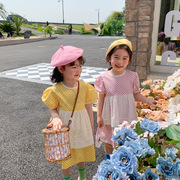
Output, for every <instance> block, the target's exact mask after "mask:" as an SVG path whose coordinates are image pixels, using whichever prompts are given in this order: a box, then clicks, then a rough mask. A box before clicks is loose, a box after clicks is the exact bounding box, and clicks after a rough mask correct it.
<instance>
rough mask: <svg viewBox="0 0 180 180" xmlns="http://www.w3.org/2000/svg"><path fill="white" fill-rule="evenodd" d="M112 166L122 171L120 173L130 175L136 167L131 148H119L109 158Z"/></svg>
mask: <svg viewBox="0 0 180 180" xmlns="http://www.w3.org/2000/svg"><path fill="white" fill-rule="evenodd" d="M110 160H111V161H112V163H113V165H114V166H115V167H116V168H117V169H119V170H121V171H122V173H128V174H132V173H133V171H134V170H136V169H137V167H138V160H137V158H136V156H135V155H134V154H133V153H132V152H131V148H129V147H126V146H120V147H119V148H118V149H117V150H116V151H114V152H113V154H111V156H110Z"/></svg>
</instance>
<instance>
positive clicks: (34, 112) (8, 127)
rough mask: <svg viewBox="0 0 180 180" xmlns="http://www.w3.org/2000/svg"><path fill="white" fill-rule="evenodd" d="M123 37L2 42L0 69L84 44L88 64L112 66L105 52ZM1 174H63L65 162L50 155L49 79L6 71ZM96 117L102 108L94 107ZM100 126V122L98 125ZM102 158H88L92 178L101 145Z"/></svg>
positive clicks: (33, 178) (26, 178) (26, 179)
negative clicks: (46, 137)
mask: <svg viewBox="0 0 180 180" xmlns="http://www.w3.org/2000/svg"><path fill="white" fill-rule="evenodd" d="M115 39H117V37H111V38H109V37H97V36H76V35H75V36H74V35H72V36H67V35H65V36H59V38H58V39H55V40H47V41H46V40H45V41H39V42H34V43H27V44H21V45H12V46H4V47H3V46H2V47H0V52H1V55H0V72H2V71H5V70H10V69H15V68H19V67H23V66H27V65H31V64H36V63H43V62H50V58H51V56H52V55H53V53H54V52H55V51H56V50H57V49H58V48H59V47H60V45H61V44H63V45H74V46H77V47H80V48H83V49H84V51H85V52H84V56H85V58H86V65H88V66H96V67H107V66H108V65H107V64H106V63H105V61H104V54H105V52H106V49H107V47H108V46H109V44H110V43H111V42H112V41H114V40H115ZM0 84H1V86H0V102H1V103H0V114H1V117H0V124H1V130H0V132H1V133H0V134H1V135H0V179H2V180H41V179H43V180H50V179H51V180H59V179H62V178H61V168H60V166H59V165H57V164H54V163H49V162H47V161H46V159H45V151H44V144H43V134H42V133H41V130H42V129H43V128H44V127H46V125H47V123H48V121H49V116H48V109H47V108H46V107H45V105H44V104H43V103H42V102H41V95H42V92H43V91H44V89H46V88H47V87H48V85H44V84H37V83H31V82H24V81H19V80H14V79H8V78H2V77H0ZM94 118H95V119H96V113H94ZM96 128H97V126H95V129H96ZM96 157H97V160H96V162H95V163H87V167H86V172H87V180H91V179H92V176H93V175H94V174H95V173H96V170H97V166H98V164H99V163H100V162H101V161H102V160H103V159H104V151H103V147H102V148H100V149H96ZM75 179H77V168H76V167H73V168H72V180H75Z"/></svg>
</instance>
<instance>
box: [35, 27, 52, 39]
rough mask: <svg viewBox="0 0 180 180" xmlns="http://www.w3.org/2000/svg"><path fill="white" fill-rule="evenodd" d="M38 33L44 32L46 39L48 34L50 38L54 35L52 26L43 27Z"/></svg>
mask: <svg viewBox="0 0 180 180" xmlns="http://www.w3.org/2000/svg"><path fill="white" fill-rule="evenodd" d="M38 31H39V32H44V34H45V37H46V34H49V36H50V37H51V35H52V33H53V28H52V27H51V26H46V27H43V26H41V27H39V28H38Z"/></svg>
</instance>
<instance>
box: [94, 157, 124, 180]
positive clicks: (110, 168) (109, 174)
mask: <svg viewBox="0 0 180 180" xmlns="http://www.w3.org/2000/svg"><path fill="white" fill-rule="evenodd" d="M95 178H96V176H95ZM120 178H121V171H120V170H119V169H117V168H115V167H114V165H113V164H112V163H111V161H110V160H104V161H102V162H101V163H100V165H99V167H98V180H107V179H112V180H117V179H120Z"/></svg>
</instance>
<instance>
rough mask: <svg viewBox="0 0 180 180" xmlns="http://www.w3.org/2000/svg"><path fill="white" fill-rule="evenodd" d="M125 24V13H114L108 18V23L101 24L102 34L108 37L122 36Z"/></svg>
mask: <svg viewBox="0 0 180 180" xmlns="http://www.w3.org/2000/svg"><path fill="white" fill-rule="evenodd" d="M124 23H125V20H124V12H118V11H114V12H112V13H111V14H110V15H109V16H108V18H107V20H106V22H104V23H102V24H101V27H100V29H101V32H100V34H101V35H108V36H112V35H116V36H122V35H123V24H124Z"/></svg>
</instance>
